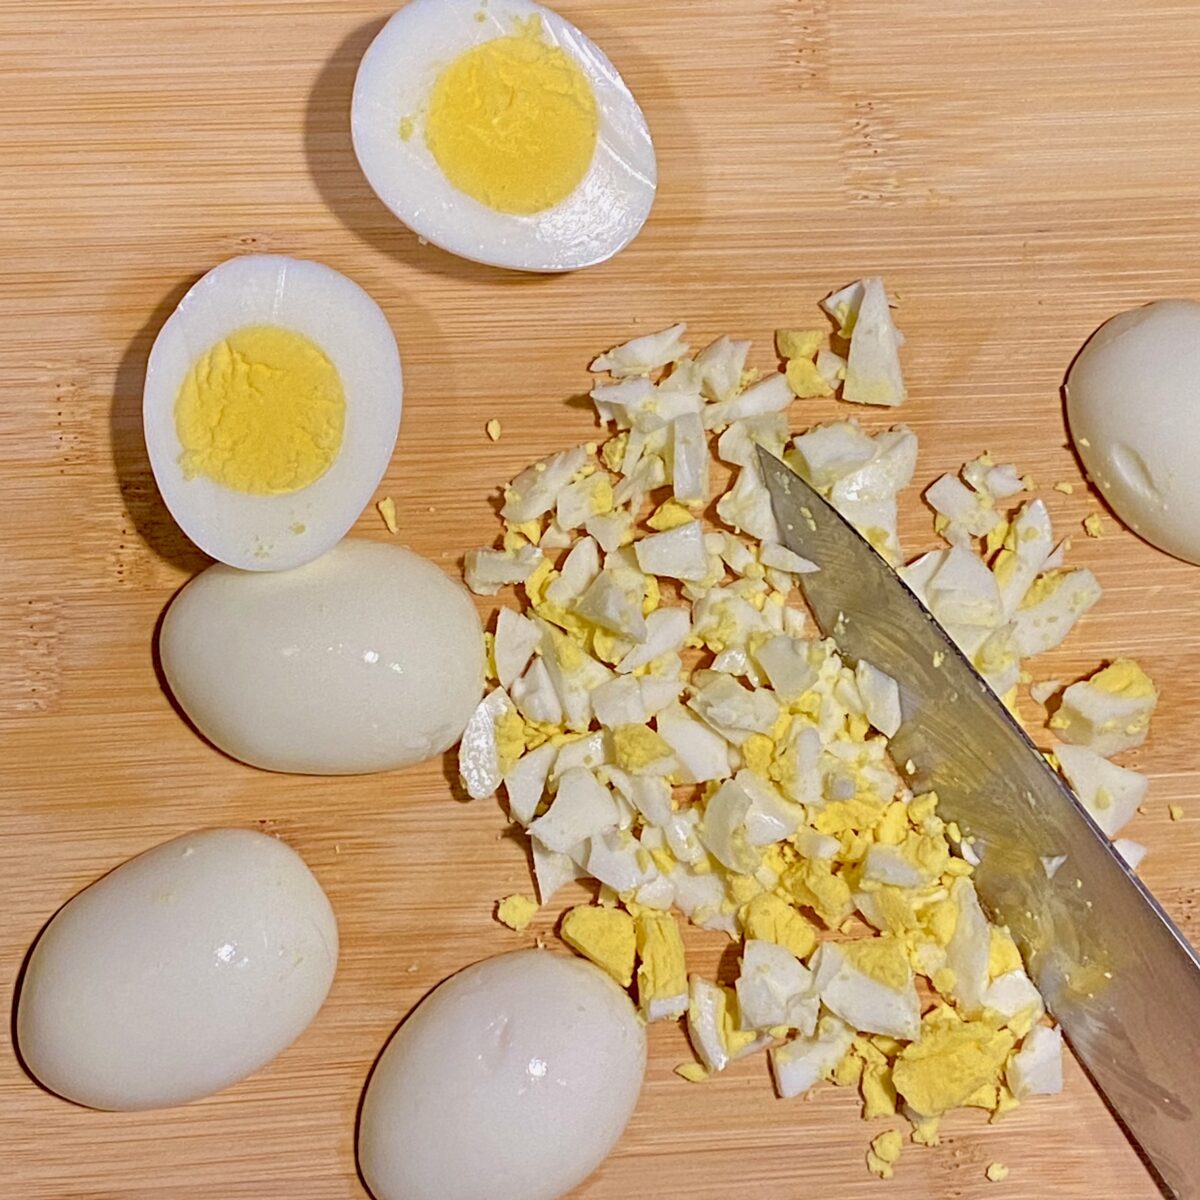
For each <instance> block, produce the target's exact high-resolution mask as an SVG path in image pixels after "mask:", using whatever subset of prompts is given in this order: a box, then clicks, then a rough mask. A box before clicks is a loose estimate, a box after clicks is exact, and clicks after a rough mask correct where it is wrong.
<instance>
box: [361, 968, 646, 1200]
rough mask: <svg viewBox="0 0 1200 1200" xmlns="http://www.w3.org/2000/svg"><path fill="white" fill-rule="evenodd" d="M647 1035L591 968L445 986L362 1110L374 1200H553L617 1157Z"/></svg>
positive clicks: (389, 1058)
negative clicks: (615, 1152)
mask: <svg viewBox="0 0 1200 1200" xmlns="http://www.w3.org/2000/svg"><path fill="white" fill-rule="evenodd" d="M645 1069H646V1034H645V1029H644V1027H643V1025H642V1023H641V1021H639V1020H638V1017H637V1014H636V1012H635V1011H634V1008H633V1004H632V1002H631V1001H630V999H629V997H628V996H627V995H626V994H625V993H624V992H623V991H622V990H621V989H620V988H619V987H618V986H617V985H616V984H615V983H614V982H613V981H612V979H610V978H609V977H608V976H607V975H606V974H605V973H604V972H603V971H601V970H600V969H599V968H598V967H594V966H592V964H591V963H588V962H584V961H583V960H582V959H578V958H572V957H568V956H566V955H562V954H552V953H549V952H548V951H545V950H519V951H516V952H514V953H512V954H503V955H501V956H499V957H498V958H491V959H486V960H485V961H483V962H479V963H476V964H475V965H474V966H470V967H468V968H467V969H466V970H465V971H462V972H460V973H459V974H457V975H455V976H453V977H452V978H450V979H449V980H447V981H446V982H445V983H443V984H442V985H441V986H440V987H439V988H437V989H436V990H435V991H434V992H433V993H432V995H430V996H429V998H428V999H426V1000H425V1001H424V1002H423V1003H422V1004H421V1005H420V1007H419V1008H417V1009H416V1011H415V1012H414V1013H413V1014H412V1015H411V1016H410V1017H409V1018H408V1019H407V1020H406V1021H405V1022H404V1024H402V1025H401V1026H400V1028H399V1029H398V1030H397V1031H396V1033H395V1035H394V1036H393V1037H392V1040H391V1041H390V1042H389V1043H388V1045H387V1047H386V1048H385V1050H384V1051H383V1054H382V1055H381V1056H380V1058H379V1061H378V1062H377V1063H376V1064H375V1069H374V1071H373V1073H372V1075H371V1078H370V1081H369V1083H368V1084H367V1090H366V1095H365V1097H364V1099H363V1106H362V1116H361V1119H360V1122H359V1132H358V1162H359V1167H360V1168H361V1170H362V1174H363V1178H364V1180H365V1181H366V1184H367V1187H368V1188H369V1189H370V1191H371V1194H372V1195H373V1196H374V1197H375V1200H479V1198H480V1197H481V1196H487V1197H488V1200H555V1197H558V1196H562V1195H565V1194H566V1193H567V1192H569V1191H570V1190H571V1189H572V1188H573V1187H575V1186H576V1185H577V1184H579V1183H581V1182H582V1181H583V1180H584V1179H586V1178H587V1177H588V1176H589V1175H590V1174H591V1173H592V1172H593V1171H594V1170H595V1169H596V1168H597V1167H598V1166H599V1165H600V1163H601V1162H602V1161H603V1160H604V1158H605V1157H606V1156H607V1155H608V1153H609V1151H611V1150H612V1148H613V1146H614V1145H616V1143H617V1140H618V1139H619V1138H620V1136H621V1133H622V1132H623V1130H624V1129H625V1126H626V1124H627V1122H628V1121H629V1118H630V1116H631V1115H632V1113H633V1110H634V1107H635V1106H636V1104H637V1100H638V1094H639V1092H640V1091H641V1087H642V1079H643V1076H644V1074H645Z"/></svg>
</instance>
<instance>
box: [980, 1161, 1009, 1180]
mask: <svg viewBox="0 0 1200 1200" xmlns="http://www.w3.org/2000/svg"><path fill="white" fill-rule="evenodd" d="M984 1175H986V1176H987V1179H988V1182H989V1183H1000V1182H1001V1181H1002V1180H1005V1179H1007V1178H1008V1168H1007V1167H1006V1166H1005V1165H1004V1164H1003V1163H998V1162H994V1163H988V1167H987V1170H986V1171H984Z"/></svg>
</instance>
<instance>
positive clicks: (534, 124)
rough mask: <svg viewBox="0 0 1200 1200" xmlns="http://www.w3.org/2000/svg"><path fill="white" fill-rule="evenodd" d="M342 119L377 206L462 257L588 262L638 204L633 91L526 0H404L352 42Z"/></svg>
mask: <svg viewBox="0 0 1200 1200" xmlns="http://www.w3.org/2000/svg"><path fill="white" fill-rule="evenodd" d="M351 125H352V132H353V137H354V149H355V153H356V154H357V155H358V161H359V163H360V164H361V166H362V169H363V172H364V173H365V174H366V177H367V181H368V182H369V183H370V185H371V187H372V188H374V189H375V191H376V193H377V194H378V195H379V198H380V199H381V200H382V201H383V202H384V204H386V205H387V206H388V208H390V209H391V210H392V212H394V213H395V214H396V216H398V217H399V218H400V220H402V221H403V222H404V223H405V224H406V225H408V226H409V228H411V229H412V230H413V231H414V232H416V233H418V234H419V235H420V236H421V237H423V238H426V239H427V240H428V241H431V242H433V243H434V245H436V246H440V247H441V248H442V249H443V250H448V251H450V252H451V253H453V254H458V255H461V256H462V257H464V258H470V259H474V260H476V261H477V262H482V263H490V264H492V265H494V266H499V267H510V268H514V269H517V270H525V271H569V270H573V269H575V268H576V267H586V266H590V265H592V264H594V263H598V262H601V261H602V260H604V259H606V258H609V257H610V256H612V255H613V254H615V253H616V252H617V251H618V250H620V249H621V248H622V247H624V246H625V245H626V244H627V243H628V242H629V241H631V240H632V238H633V237H634V236H635V235H636V234H637V232H638V230H639V229H641V227H642V225H643V224H644V223H645V220H646V217H647V216H648V215H649V212H650V207H651V205H652V204H653V202H654V191H655V182H656V177H657V169H656V165H655V158H654V146H653V143H652V142H651V140H650V132H649V130H648V129H647V127H646V120H645V117H643V115H642V110H641V109H640V108H639V107H638V104H637V101H636V100H635V99H634V98H633V96H632V95H631V94H630V92H629V89H628V88H627V87H626V86H625V83H624V81H623V80H622V79H621V76H620V75H619V74H618V73H617V70H616V68H615V67H614V66H613V65H612V63H611V62H609V61H608V59H607V58H606V57H605V56H604V54H603V52H602V51H601V50H600V49H599V48H598V47H597V46H596V45H595V44H594V43H593V42H591V41H590V40H589V39H588V38H587V37H586V36H585V35H584V34H583V33H581V32H580V31H579V30H578V29H576V27H575V26H574V25H572V24H571V23H570V22H569V21H567V20H565V19H564V18H563V17H560V16H559V15H558V14H557V13H555V12H552V11H551V10H550V9H548V8H544V7H543V6H542V5H540V4H534V3H531V2H530V0H411V3H409V4H406V5H405V6H404V8H402V9H401V10H400V11H399V12H398V13H396V15H395V16H393V17H392V19H391V20H390V21H388V23H387V24H386V25H385V26H384V27H383V29H382V30H381V31H380V33H379V35H378V36H377V37H376V38H375V40H374V41H373V42H372V43H371V45H370V47H369V48H368V50H367V52H366V54H365V55H364V56H363V60H362V65H361V66H360V67H359V71H358V78H357V81H356V82H355V85H354V102H353V112H352V119H351Z"/></svg>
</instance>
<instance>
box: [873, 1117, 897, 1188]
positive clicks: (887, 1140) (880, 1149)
mask: <svg viewBox="0 0 1200 1200" xmlns="http://www.w3.org/2000/svg"><path fill="white" fill-rule="evenodd" d="M903 1148H904V1140H903V1138H901V1136H900V1131H899V1130H898V1129H889V1130H888V1131H887V1132H886V1133H881V1134H879V1135H878V1136H877V1137H875V1138H873V1139H872V1141H871V1147H870V1149H869V1150H868V1151H867V1169H868V1170H869V1171H870V1172H871V1174H872V1175H878V1176H879V1178H880V1179H891V1177H892V1176H893V1175H894V1174H895V1173H896V1171H895V1167H896V1162H897V1161H898V1159H899V1158H900V1151H901V1150H902V1149H903Z"/></svg>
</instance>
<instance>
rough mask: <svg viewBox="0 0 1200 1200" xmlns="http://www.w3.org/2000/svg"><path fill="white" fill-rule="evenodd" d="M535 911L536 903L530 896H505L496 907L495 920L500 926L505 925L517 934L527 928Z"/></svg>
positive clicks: (536, 908)
mask: <svg viewBox="0 0 1200 1200" xmlns="http://www.w3.org/2000/svg"><path fill="white" fill-rule="evenodd" d="M537 910H538V906H537V901H536V900H534V899H533V898H532V897H531V896H522V895H520V894H519V893H514V894H513V895H511V896H505V897H504V899H503V900H501V901H500V903H499V904H497V905H496V919H497V920H498V921H499V922H500V923H501V924H502V925H507V926H508V927H509V929H515V930H517V932H518V933H519V932H520V931H521V930H522V929H528V928H529V923H530V921H532V920H533V918H534V916H535V915H536V913H537Z"/></svg>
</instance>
